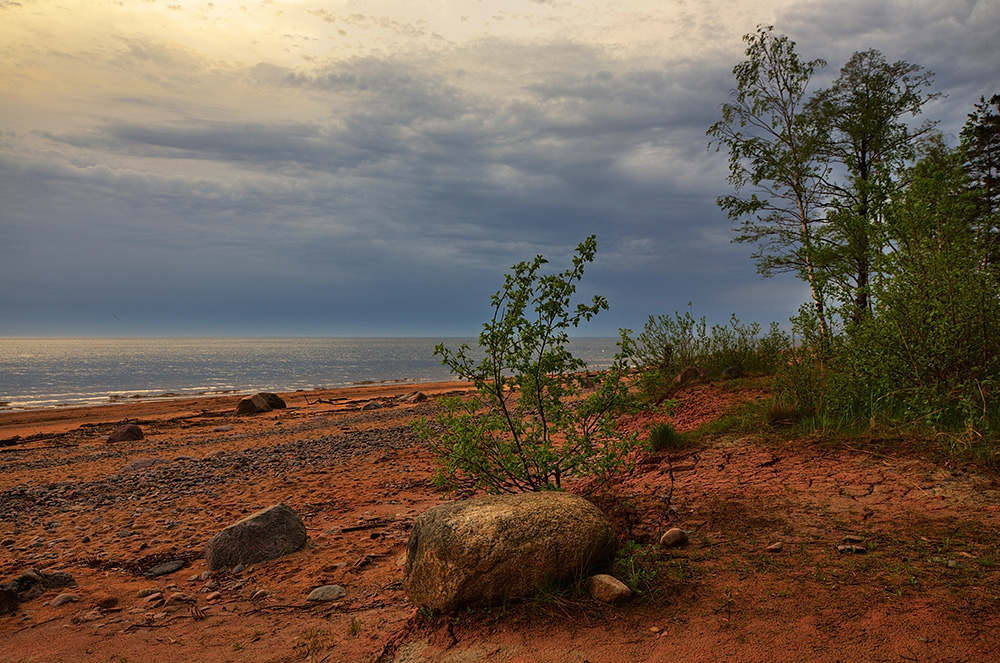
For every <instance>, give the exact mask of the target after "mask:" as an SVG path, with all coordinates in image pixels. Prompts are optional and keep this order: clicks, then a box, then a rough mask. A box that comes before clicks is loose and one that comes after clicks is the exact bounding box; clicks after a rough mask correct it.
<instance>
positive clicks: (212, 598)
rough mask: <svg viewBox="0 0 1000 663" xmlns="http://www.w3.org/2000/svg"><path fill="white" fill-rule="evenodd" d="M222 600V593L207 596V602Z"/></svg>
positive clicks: (211, 593)
mask: <svg viewBox="0 0 1000 663" xmlns="http://www.w3.org/2000/svg"><path fill="white" fill-rule="evenodd" d="M221 598H222V592H210V593H208V594H206V595H205V600H206V601H218V600H219V599H221Z"/></svg>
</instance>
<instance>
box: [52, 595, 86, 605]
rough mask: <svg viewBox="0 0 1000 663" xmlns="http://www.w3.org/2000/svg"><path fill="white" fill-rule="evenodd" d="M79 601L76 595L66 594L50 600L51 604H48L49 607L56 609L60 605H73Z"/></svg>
mask: <svg viewBox="0 0 1000 663" xmlns="http://www.w3.org/2000/svg"><path fill="white" fill-rule="evenodd" d="M79 600H80V597H79V596H77V595H76V594H70V593H68V592H66V593H63V594H60V595H59V596H57V597H55V598H54V599H52V602H51V603H49V605H51V606H52V607H53V608H58V607H59V606H61V605H65V604H67V603H75V602H77V601H79Z"/></svg>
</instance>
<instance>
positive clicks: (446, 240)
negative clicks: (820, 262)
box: [0, 1, 998, 334]
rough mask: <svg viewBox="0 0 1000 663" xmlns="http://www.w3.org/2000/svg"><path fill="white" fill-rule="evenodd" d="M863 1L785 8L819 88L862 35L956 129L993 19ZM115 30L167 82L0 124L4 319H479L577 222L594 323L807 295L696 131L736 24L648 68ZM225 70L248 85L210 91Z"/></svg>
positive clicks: (421, 323) (326, 324)
mask: <svg viewBox="0 0 1000 663" xmlns="http://www.w3.org/2000/svg"><path fill="white" fill-rule="evenodd" d="M869 4H872V3H861V2H853V1H849V2H848V3H847V5H848V7H847V9H845V7H844V3H837V5H835V6H834V5H830V4H829V3H816V2H814V3H796V4H794V5H790V7H791V8H790V9H787V10H784V11H779V12H778V13H777V16H776V19H775V22H776V23H777V29H778V30H779V31H784V32H787V33H788V34H789V35H790V36H791V37H792V38H793V39H795V40H796V41H797V42H798V43H799V50H800V52H802V53H803V55H804V56H806V57H809V58H813V57H825V58H826V59H828V60H829V61H830V67H829V71H828V72H827V74H826V75H827V77H828V79H830V78H832V77H833V76H835V75H836V69H837V68H838V67H839V66H840V64H842V63H843V62H844V61H846V59H847V58H848V57H849V56H850V53H851V52H853V51H855V50H863V49H866V48H869V47H872V48H878V49H880V50H883V52H884V53H885V54H886V56H887V57H888V58H889V59H907V60H909V61H912V62H915V63H918V64H922V65H924V66H927V67H928V68H931V69H934V70H935V71H937V72H938V78H937V80H938V83H939V84H940V85H943V86H944V87H945V88H947V91H948V93H949V94H950V95H952V96H950V97H949V99H948V100H947V101H944V102H940V103H937V104H936V106H935V108H933V109H931V108H928V115H930V114H931V111H940V114H939V115H937V117H942V118H945V119H947V120H948V122H950V124H949V126H950V127H952V131H953V132H954V131H957V129H955V128H954V127H955V126H960V125H961V121H963V120H964V115H965V113H967V112H968V110H969V109H970V107H971V101H966V100H965V99H964V98H962V99H956V98H955V97H958V96H963V95H964V96H968V94H970V93H971V92H972V91H973V90H976V92H975V94H976V98H978V94H980V93H982V94H988V93H989V92H990V91H989V90H985V89H983V90H981V91H980V90H977V88H980V87H982V86H983V85H984V84H985V82H987V81H993V80H995V71H996V69H997V68H996V66H995V65H996V64H997V63H996V57H997V56H996V55H995V52H996V49H995V48H994V50H993V51H984V50H981V49H984V48H985V45H986V44H987V43H988V42H989V40H990V38H994V39H996V38H997V37H998V35H997V34H996V33H997V29H996V28H994V27H990V26H987V25H985V23H984V22H983V21H978V22H976V21H974V18H975V13H974V12H972V11H970V12H969V13H970V16H969V17H966V19H965V20H966V23H965V24H963V23H962V17H963V15H964V13H963V12H961V11H946V10H938V9H934V7H936V5H935V4H933V3H925V4H924V5H921V7H924V8H925V9H927V11H928V12H930V14H929V16H930V21H929V23H927V24H921V23H920V22H919V21H918V20H917V19H916V18H911V17H908V16H907V15H906V11H905V6H904V5H905V3H888V4H886V5H885V8H883V9H879V8H877V7H875V8H869ZM874 4H878V3H874ZM873 6H874V5H873ZM978 11H982V10H981V9H979V10H978ZM321 18H322V19H323V20H324V21H341V22H342V23H344V25H345V29H347V28H351V29H356V28H358V27H359V26H361V25H363V24H366V21H370V20H373V19H371V18H364V19H362V17H353V18H352V19H351V20H350V21H345V20H343V19H341V18H335V17H333V16H332V15H330V14H324V16H322V17H321ZM709 18H710V17H709ZM689 22H690V25H691V26H692V28H691V29H692V30H698V31H700V34H704V35H706V38H708V37H709V36H710V35H711V32H712V29H714V28H713V27H712V26H711V25H710V23H709V22H706V21H695V20H694V19H691V20H690V21H689ZM893 26H903V27H901V28H896V27H893ZM390 27H391V28H392V29H394V30H396V29H398V30H399V31H401V32H406V31H407V30H408V29H409V28H407V27H406V26H405V25H403V24H399V25H398V26H390ZM753 28H754V26H753V25H747V26H746V29H745V31H751V30H753ZM414 30H415V34H416V33H419V36H420V37H421V38H424V37H427V38H431V37H433V35H432V34H431V31H428V30H425V29H423V28H419V27H418V28H414ZM122 43H124V44H125V46H124V47H123V49H122V51H121V52H120V53H118V54H117V55H116V56H115V58H114V63H115V66H116V67H117V68H118V70H119V71H129V72H132V71H136V72H142V75H143V80H144V81H145V82H146V83H147V84H149V85H151V86H153V88H154V89H155V90H157V92H156V94H148V95H143V94H135V93H126V92H124V91H122V92H120V93H116V94H114V95H111V96H109V97H108V98H107V100H106V101H107V107H108V109H109V110H108V111H107V112H102V113H98V112H95V111H93V110H91V112H92V114H93V116H94V117H96V118H99V119H96V120H94V121H90V122H80V123H76V124H67V126H65V127H62V128H59V129H52V128H48V129H37V130H35V131H33V132H26V133H19V134H18V133H10V132H7V133H5V134H4V135H3V136H0V196H2V198H3V200H4V204H5V208H4V211H3V216H4V218H3V224H4V226H5V241H4V242H3V246H2V247H0V264H2V265H3V266H2V267H0V270H2V271H0V275H2V277H3V278H2V283H0V293H2V294H0V306H3V307H4V308H5V309H6V310H10V311H14V312H16V315H15V316H13V317H10V318H7V319H5V320H4V326H2V327H0V333H35V332H38V331H41V332H44V331H45V330H47V329H50V327H51V324H54V323H52V322H51V321H52V320H55V319H57V318H58V317H59V316H58V314H57V313H54V312H57V311H59V310H63V311H67V312H71V314H67V316H66V320H68V321H69V322H72V321H73V320H76V321H77V322H79V323H80V324H81V325H83V324H84V322H86V324H88V325H90V328H93V329H99V328H100V327H101V324H103V323H102V322H101V321H102V320H108V319H111V313H112V312H113V313H114V314H115V315H117V316H118V317H119V318H121V317H123V315H122V311H123V310H125V311H129V312H131V315H126V316H124V317H125V318H126V319H129V320H135V323H134V324H135V327H134V328H133V329H134V330H135V331H137V332H138V331H141V332H146V331H149V330H150V329H157V328H162V329H161V331H162V332H163V333H178V332H184V331H194V332H197V331H220V332H226V331H229V332H231V333H236V332H239V329H235V328H231V327H232V325H235V326H237V327H240V326H242V327H241V328H243V329H250V328H253V330H254V331H263V332H271V333H326V334H357V333H369V334H378V333H382V334H387V333H403V334H406V333H410V334H442V333H444V334H449V333H453V334H473V333H475V332H476V331H477V330H478V326H479V322H480V321H481V320H482V319H483V315H484V313H485V311H484V309H485V308H486V305H487V303H488V295H489V294H490V293H492V292H493V291H494V290H495V289H496V287H497V286H498V284H499V283H500V281H501V278H502V273H503V271H504V270H505V269H506V268H507V267H509V265H510V264H511V263H513V262H514V261H517V260H522V259H527V258H530V257H531V256H533V255H535V254H536V253H543V254H545V255H546V256H548V257H551V258H552V259H553V264H554V266H557V267H558V266H560V265H561V264H562V261H565V260H566V259H567V258H568V256H569V254H570V253H571V251H572V248H573V247H574V246H575V244H576V243H578V242H579V241H581V240H582V239H583V238H584V237H585V236H586V235H588V234H591V233H596V234H597V235H598V240H599V246H600V248H599V252H598V260H597V262H596V264H595V265H594V266H593V267H592V268H591V269H590V271H589V272H588V277H587V283H586V286H585V288H583V289H582V290H583V291H586V292H601V293H603V294H606V295H607V296H608V297H609V299H611V303H612V313H611V314H610V315H604V316H603V320H605V321H606V322H602V323H601V324H602V325H603V326H599V327H597V328H596V329H594V328H592V329H590V330H588V331H589V332H590V333H606V334H612V333H613V332H614V329H615V328H616V327H617V326H630V327H633V328H638V327H641V325H642V323H643V322H644V320H645V318H646V316H647V315H648V314H651V313H653V314H659V313H669V312H672V311H674V310H678V309H683V308H685V307H686V305H687V302H688V301H691V302H693V306H694V312H695V314H696V315H702V314H705V315H708V316H709V317H710V319H711V320H712V322H723V321H724V320H725V319H727V318H728V315H729V313H731V312H736V313H737V314H738V315H739V316H740V317H741V318H743V319H744V320H748V319H751V320H752V319H758V320H760V321H762V322H767V321H769V320H779V321H784V320H785V319H787V317H788V316H789V315H791V314H793V313H794V312H795V310H796V308H797V307H798V305H799V303H800V302H801V301H804V300H805V299H806V297H807V293H806V292H805V291H804V288H802V287H801V286H800V285H799V284H797V283H795V282H794V281H792V280H790V279H776V280H771V281H768V282H763V283H762V282H761V281H760V280H759V279H758V277H757V276H756V275H755V273H754V267H753V265H752V262H751V261H750V258H749V254H750V248H749V247H746V246H738V245H733V244H732V243H731V242H730V240H731V237H732V233H731V231H730V229H729V222H728V220H727V219H726V218H725V217H724V215H723V214H722V213H721V212H720V211H719V210H718V209H717V208H716V206H715V202H714V201H715V197H716V196H718V195H720V194H724V193H726V192H727V185H726V181H725V177H726V171H725V168H726V163H725V155H722V154H717V153H715V152H713V151H711V150H708V149H706V148H707V138H706V137H705V130H706V129H707V127H708V126H709V125H710V124H712V122H714V121H715V120H716V119H717V118H718V107H719V104H721V103H722V102H724V101H725V100H726V98H727V94H728V91H729V89H730V88H731V87H732V85H733V82H732V80H731V75H730V70H731V68H732V66H733V65H734V64H735V63H736V61H737V60H738V59H739V57H740V53H741V46H740V44H739V43H738V40H736V41H735V42H734V43H733V44H728V43H727V44H724V45H722V44H720V47H719V49H718V50H715V51H711V52H706V53H705V54H693V53H692V54H686V55H677V56H675V57H671V58H663V59H656V58H652V57H645V58H639V57H636V56H634V55H633V56H629V57H623V56H621V55H616V54H615V52H614V50H613V49H609V48H607V47H603V46H598V45H593V44H586V43H580V42H576V41H573V40H572V39H568V38H564V39H561V40H555V41H548V42H541V41H538V40H516V39H502V38H498V37H497V38H490V39H481V40H478V41H472V42H468V43H465V44H463V45H453V46H451V47H449V48H443V49H438V50H435V51H432V50H420V49H417V52H416V53H415V54H408V55H405V56H404V55H400V54H391V53H382V54H369V55H366V56H358V57H354V58H350V59H345V60H338V61H328V62H322V61H320V60H312V61H310V62H311V64H310V66H308V67H297V68H292V67H290V66H288V65H281V64H276V63H272V62H266V61H261V62H255V63H249V64H246V65H241V66H235V65H233V66H228V67H226V66H221V65H218V63H215V62H213V61H209V60H208V59H201V58H199V56H197V54H196V53H193V52H190V51H187V50H185V49H180V48H177V47H172V46H163V45H158V44H155V43H150V42H149V41H148V40H143V39H138V38H130V39H127V40H123V42H122ZM993 43H995V42H993ZM723 47H724V48H723ZM149 67H152V69H147V68H149ZM990 67H993V69H992V73H991V71H990ZM185 70H191V71H192V72H193V73H192V76H191V78H190V80H188V79H187V78H185V77H183V76H181V75H180V74H179V73H178V72H182V71H185ZM185 85H188V86H190V88H189V90H188V92H186V93H184V94H179V93H177V92H176V90H178V89H183V88H184V86H185ZM226 85H230V86H232V89H234V90H236V91H237V92H234V93H233V94H237V93H238V94H239V95H241V96H239V99H240V101H238V102H237V101H234V102H232V103H231V104H230V105H229V106H225V105H223V104H222V102H221V101H220V100H219V98H218V97H214V96H212V94H210V93H211V92H212V91H213V90H215V89H216V88H219V87H220V86H221V87H223V88H225V86H226ZM225 89H228V88H225ZM247 90H249V92H247ZM268 100H270V101H268ZM274 100H280V101H282V102H284V105H281V104H279V103H278V102H277V101H274ZM972 101H974V99H972ZM256 104H261V106H260V107H258V106H257V105H256ZM267 104H274V107H275V109H276V110H274V111H271V112H265V111H268V110H269V108H268V106H267ZM297 108H308V109H310V111H309V112H305V111H303V112H301V113H299V112H294V110H295V109H297ZM113 109H117V110H113ZM282 109H285V110H284V111H283V110H282ZM956 123H957V125H956ZM601 319H602V317H599V318H598V320H601ZM32 320H35V321H36V322H34V323H33V322H31V321H32ZM227 320H228V321H231V322H232V325H231V326H230V328H227V326H226V325H227V322H226V321H227ZM69 322H67V324H69ZM32 325H34V326H32ZM112 331H114V330H112ZM126 331H128V330H126Z"/></svg>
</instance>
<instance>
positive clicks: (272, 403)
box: [257, 391, 288, 410]
mask: <svg viewBox="0 0 1000 663" xmlns="http://www.w3.org/2000/svg"><path fill="white" fill-rule="evenodd" d="M257 395H258V396H260V397H261V398H263V399H264V401H265V402H266V403H267V405H268V407H270V408H271V409H272V410H284V409H285V408H286V407H288V406H287V405H285V401H283V400H281V396H279V395H278V394H272V393H270V392H267V391H262V392H260V393H259V394H257Z"/></svg>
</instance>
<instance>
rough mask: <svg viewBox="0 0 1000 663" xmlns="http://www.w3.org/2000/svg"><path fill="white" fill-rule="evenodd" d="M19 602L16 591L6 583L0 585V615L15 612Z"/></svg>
mask: <svg viewBox="0 0 1000 663" xmlns="http://www.w3.org/2000/svg"><path fill="white" fill-rule="evenodd" d="M19 603H20V601H19V600H18V598H17V592H15V591H14V590H13V589H11V588H10V587H8V586H7V585H0V615H6V614H9V613H12V612H17V606H18V604H19Z"/></svg>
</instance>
